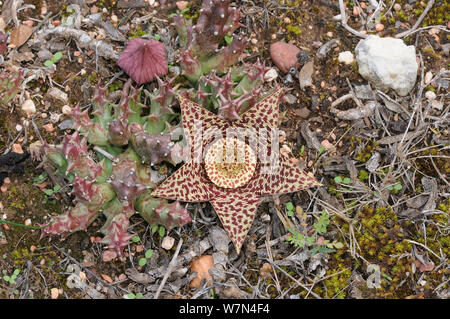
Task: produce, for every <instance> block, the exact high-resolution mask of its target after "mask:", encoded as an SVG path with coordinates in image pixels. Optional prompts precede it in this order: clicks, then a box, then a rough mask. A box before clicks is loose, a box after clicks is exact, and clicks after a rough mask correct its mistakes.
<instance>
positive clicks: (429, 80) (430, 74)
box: [424, 71, 433, 85]
mask: <svg viewBox="0 0 450 319" xmlns="http://www.w3.org/2000/svg"><path fill="white" fill-rule="evenodd" d="M432 79H433V73H431V71H428V72H427V73H426V74H425V78H424V82H425V85H427V84H429V83H430V82H431V80H432Z"/></svg>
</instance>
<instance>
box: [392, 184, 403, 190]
mask: <svg viewBox="0 0 450 319" xmlns="http://www.w3.org/2000/svg"><path fill="white" fill-rule="evenodd" d="M402 188H403V186H402V185H401V184H395V185H394V190H396V191H400V190H402Z"/></svg>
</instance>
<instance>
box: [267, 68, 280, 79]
mask: <svg viewBox="0 0 450 319" xmlns="http://www.w3.org/2000/svg"><path fill="white" fill-rule="evenodd" d="M277 77H278V72H277V70H275V69H270V70H269V71H267V72H266V74H264V80H265V81H267V82H271V81H273V80H275V79H276V78H277Z"/></svg>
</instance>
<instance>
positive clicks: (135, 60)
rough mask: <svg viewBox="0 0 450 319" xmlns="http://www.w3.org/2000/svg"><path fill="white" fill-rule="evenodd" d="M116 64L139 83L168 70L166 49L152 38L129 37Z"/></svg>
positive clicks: (164, 73)
mask: <svg viewBox="0 0 450 319" xmlns="http://www.w3.org/2000/svg"><path fill="white" fill-rule="evenodd" d="M117 64H118V65H119V66H120V67H121V68H122V69H123V70H124V71H125V72H126V73H127V74H128V75H129V76H130V77H131V78H132V79H133V80H134V81H136V83H137V84H139V85H140V84H143V83H146V82H150V81H153V80H154V79H155V78H156V77H158V76H163V75H166V74H167V72H168V69H167V59H166V49H165V48H164V45H163V44H162V43H161V42H158V41H154V40H146V39H131V40H130V42H128V44H127V46H126V48H125V51H124V52H123V53H122V55H121V56H120V58H119V61H117Z"/></svg>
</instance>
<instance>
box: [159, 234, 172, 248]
mask: <svg viewBox="0 0 450 319" xmlns="http://www.w3.org/2000/svg"><path fill="white" fill-rule="evenodd" d="M174 244H175V238H173V237H170V236H166V237H164V239H163V241H162V243H161V247H162V248H164V249H165V250H170V249H172V247H173V245H174Z"/></svg>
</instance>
